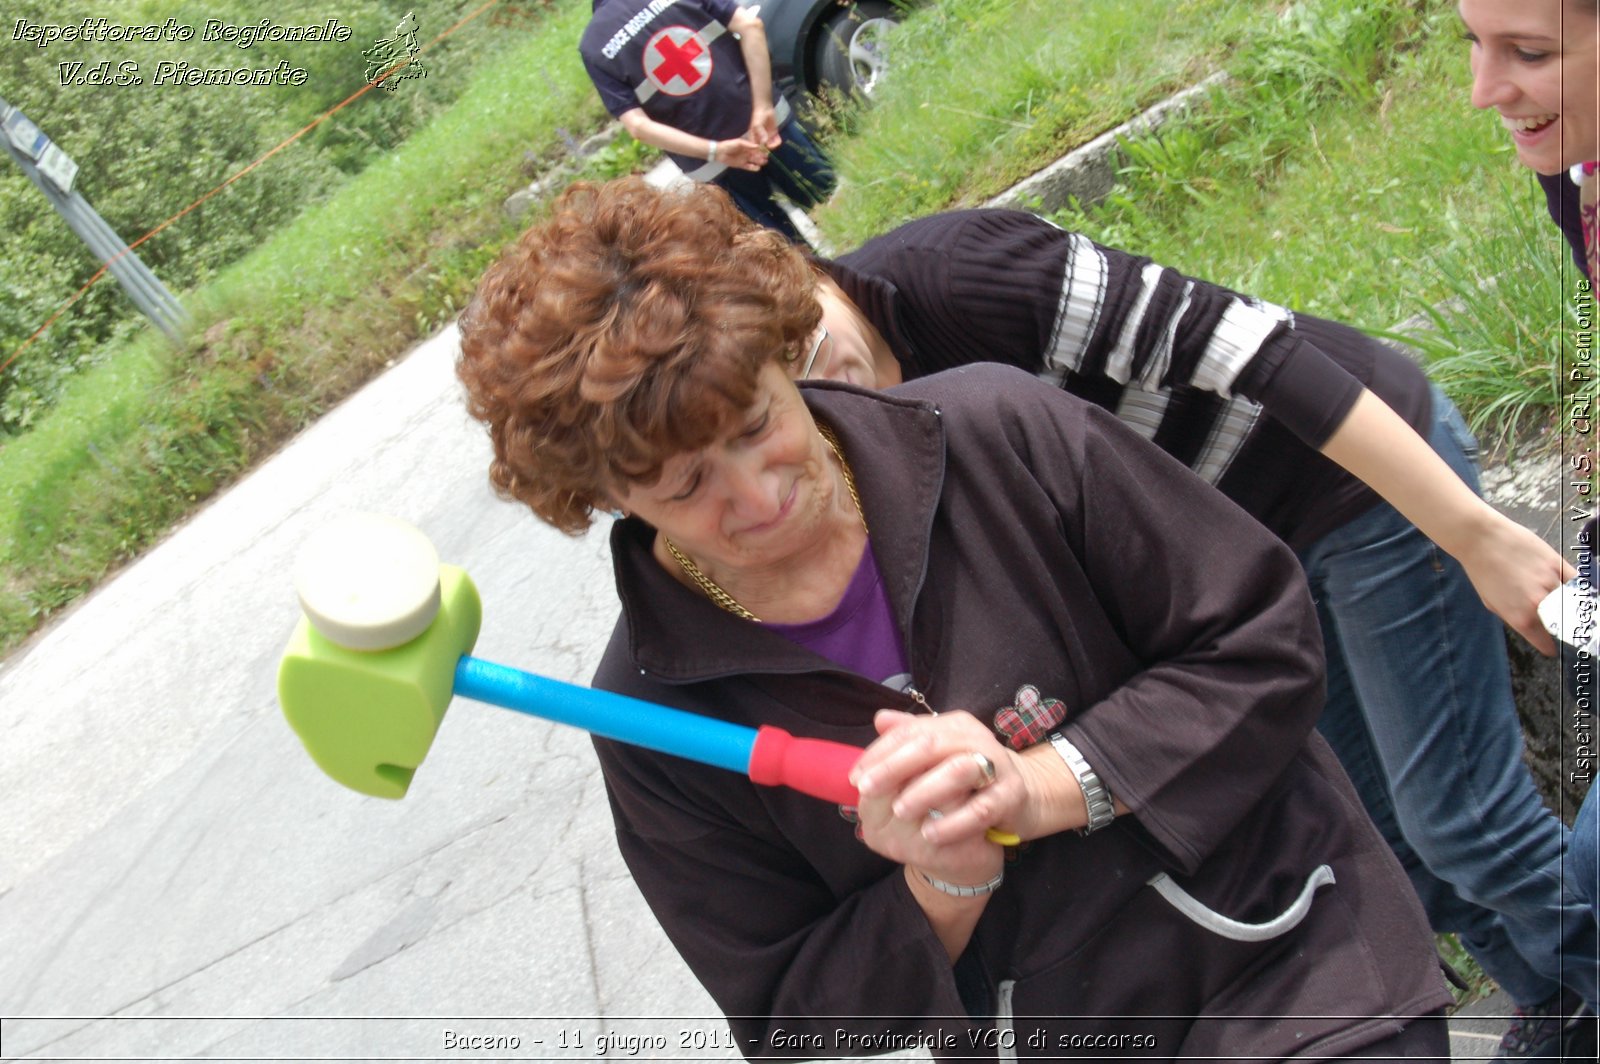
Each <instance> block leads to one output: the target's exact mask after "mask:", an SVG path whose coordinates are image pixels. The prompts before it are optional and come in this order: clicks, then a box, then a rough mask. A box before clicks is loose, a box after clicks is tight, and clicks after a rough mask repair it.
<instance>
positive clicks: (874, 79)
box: [846, 18, 894, 96]
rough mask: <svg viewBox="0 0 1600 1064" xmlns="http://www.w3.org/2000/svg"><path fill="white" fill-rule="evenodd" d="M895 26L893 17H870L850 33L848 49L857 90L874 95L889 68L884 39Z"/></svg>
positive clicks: (867, 94)
mask: <svg viewBox="0 0 1600 1064" xmlns="http://www.w3.org/2000/svg"><path fill="white" fill-rule="evenodd" d="M893 27H894V22H893V20H891V19H886V18H869V19H867V20H866V21H865V22H863V23H861V25H859V26H857V27H856V31H855V32H854V33H852V34H851V35H850V47H849V48H848V49H847V50H846V54H847V56H848V57H849V60H850V76H851V78H852V79H853V80H854V81H855V86H856V91H858V92H860V93H861V94H862V95H863V96H871V95H872V93H873V90H875V89H876V88H877V87H878V82H879V81H881V80H882V79H883V75H884V73H885V72H886V71H887V69H888V65H889V63H888V54H887V51H886V49H885V48H884V40H885V39H886V37H887V36H888V33H889V30H890V29H892V28H893Z"/></svg>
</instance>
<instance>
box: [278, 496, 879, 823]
mask: <svg viewBox="0 0 1600 1064" xmlns="http://www.w3.org/2000/svg"><path fill="white" fill-rule="evenodd" d="M295 583H296V585H297V590H298V591H299V594H300V604H301V607H302V608H303V609H304V611H305V616H304V617H303V618H301V620H300V622H299V624H297V625H296V626H295V630H294V634H293V636H291V637H290V640H289V646H288V649H287V650H285V651H284V655H283V660H282V662H281V664H280V665H279V668H278V699H279V701H280V702H281V703H282V704H283V712H284V716H286V717H287V718H288V719H289V724H290V725H291V726H292V727H293V728H294V730H295V732H296V733H297V734H298V735H299V736H300V740H301V741H302V742H303V743H304V744H305V747H306V750H307V751H308V752H309V753H310V754H311V758H312V760H313V761H315V762H316V763H317V765H318V766H319V767H320V768H321V769H322V770H323V771H324V772H326V773H327V774H328V775H329V776H332V777H333V778H334V779H335V780H337V781H338V782H340V783H342V784H344V785H345V786H346V787H349V788H351V789H353V790H357V791H360V792H362V793H363V794H370V795H374V796H376V797H379V798H401V797H404V795H405V793H406V789H407V788H408V787H409V786H410V785H411V777H412V775H413V774H414V773H415V772H416V770H417V766H418V765H420V764H421V763H422V759H423V758H424V757H426V756H427V753H428V748H429V747H430V746H432V744H433V737H434V735H435V733H436V732H437V731H438V730H439V724H440V722H441V721H442V720H443V719H444V712H445V709H446V708H447V707H448V706H449V705H450V699H451V697H452V696H453V695H460V696H462V697H464V698H471V699H475V700H477V701H480V702H488V703H490V704H492V705H497V706H502V707H504V708H506V709H514V710H517V711H518V712H521V713H528V714H531V715H533V716H536V717H543V718H544V719H546V720H553V721H557V722H559V723H562V724H571V725H574V726H576V727H579V728H583V729H585V730H587V731H590V732H593V733H594V734H596V735H600V736H603V737H605V738H607V739H616V740H618V741H620V742H625V743H630V744H632V745H635V746H643V747H646V748H648V749H651V750H656V751H659V752H660V753H664V754H673V755H676V756H678V757H683V758H687V759H689V760H691V761H698V762H701V763H704V764H707V765H714V766H716V767H718V768H725V769H731V770H733V771H735V772H742V773H745V774H746V775H748V776H749V777H750V778H751V779H752V780H754V781H755V782H756V783H762V784H767V785H769V786H780V785H781V786H786V787H791V788H793V789H795V790H797V791H801V792H802V793H805V794H809V795H813V796H815V797H817V798H823V799H826V800H828V801H830V802H838V803H842V804H846V805H853V804H855V802H856V791H855V788H854V787H852V786H850V783H849V780H848V776H849V772H850V768H851V766H853V765H854V764H855V763H856V760H857V759H858V758H859V757H860V756H861V750H860V748H859V747H854V746H849V745H846V744H844V743H835V742H829V741H827V740H822V739H797V738H795V737H793V736H791V735H790V734H789V733H788V732H786V731H784V730H783V729H782V728H774V727H762V728H760V729H755V728H746V727H743V726H740V725H737V724H729V723H727V722H726V721H720V720H716V719H714V718H711V717H704V716H700V715H698V714H694V713H685V712H683V711H681V710H676V709H669V708H667V707H666V706H658V705H655V704H654V703H650V702H643V701H640V700H639V699H636V698H628V697H625V696H623V695H617V694H612V693H610V692H607V691H596V690H593V689H591V688H587V687H578V686H575V685H573V684H567V683H561V682H559V681H556V680H550V679H546V678H545V677H542V676H535V675H533V674H532V673H527V672H522V671H520V670H517V669H511V668H507V667H505V666H503V665H496V664H493V663H492V662H487V661H482V660H479V659H477V658H473V657H471V656H469V654H468V652H469V651H470V650H471V649H472V646H473V644H474V643H475V642H476V641H477V638H478V626H479V622H480V620H481V618H482V606H481V604H480V602H479V599H478V591H477V589H476V588H475V587H473V585H472V581H471V580H470V579H468V577H467V574H466V573H465V572H463V571H462V570H460V569H458V568H456V567H455V566H452V565H440V564H439V558H438V555H437V554H436V553H435V552H434V549H433V545H432V544H431V543H429V542H428V540H427V538H426V537H425V536H423V534H422V533H421V532H420V531H418V530H417V529H415V528H413V527H411V526H410V525H407V524H405V523H403V522H401V521H397V520H394V519H392V518H387V517H380V516H377V515H361V516H359V517H355V518H351V519H349V520H346V521H345V522H342V523H340V524H339V525H337V526H334V527H332V528H329V529H326V530H324V531H323V532H322V533H319V534H318V535H316V536H314V537H313V538H312V539H311V540H310V542H309V543H308V544H307V547H306V549H305V551H304V552H303V553H302V555H301V560H300V563H299V565H298V567H297V572H296V574H295Z"/></svg>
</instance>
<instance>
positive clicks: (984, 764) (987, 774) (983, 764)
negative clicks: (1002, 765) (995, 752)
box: [971, 750, 994, 791]
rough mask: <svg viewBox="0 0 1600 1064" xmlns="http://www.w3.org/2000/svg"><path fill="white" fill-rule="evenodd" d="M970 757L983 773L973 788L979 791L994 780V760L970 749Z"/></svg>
mask: <svg viewBox="0 0 1600 1064" xmlns="http://www.w3.org/2000/svg"><path fill="white" fill-rule="evenodd" d="M971 757H972V760H973V762H974V763H975V764H976V765H977V766H978V771H979V772H981V773H982V774H983V779H981V780H979V781H978V785H977V787H975V788H973V789H974V790H979V791H981V790H983V789H984V788H985V787H987V786H989V784H991V783H993V782H994V762H993V761H990V760H989V759H988V758H987V757H985V756H984V755H982V754H980V753H978V751H976V750H974V751H972V754H971Z"/></svg>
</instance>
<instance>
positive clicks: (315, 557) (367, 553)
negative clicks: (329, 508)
mask: <svg viewBox="0 0 1600 1064" xmlns="http://www.w3.org/2000/svg"><path fill="white" fill-rule="evenodd" d="M294 586H295V591H296V592H297V593H298V594H299V596H300V608H301V609H303V610H305V613H306V617H307V618H308V619H309V620H310V621H311V624H312V627H314V628H316V630H317V631H319V632H321V633H322V634H323V635H324V636H326V637H327V638H328V639H329V640H331V641H332V642H334V643H337V644H339V645H340V646H342V647H346V648H347V649H350V650H387V649H389V648H390V647H397V646H400V645H401V644H403V643H409V642H411V640H413V639H415V638H416V637H417V636H419V635H421V634H422V633H423V632H424V631H426V630H427V628H428V625H430V624H432V623H433V618H434V616H435V615H436V614H437V613H438V612H439V554H438V552H437V551H435V550H434V549H433V544H432V543H430V542H429V541H428V537H427V536H425V535H423V534H422V532H421V530H420V529H417V528H415V527H413V526H412V525H408V524H406V522H404V521H401V520H399V519H398V518H394V517H387V516H384V515H383V514H369V513H359V514H350V515H348V516H346V517H343V518H340V519H339V520H337V521H335V522H334V523H333V524H331V525H328V526H327V527H325V528H323V529H321V530H319V531H318V532H316V533H315V534H314V535H312V536H311V538H310V539H308V540H307V541H306V544H305V546H304V547H302V548H301V551H300V558H299V561H298V562H297V563H296V564H295V572H294Z"/></svg>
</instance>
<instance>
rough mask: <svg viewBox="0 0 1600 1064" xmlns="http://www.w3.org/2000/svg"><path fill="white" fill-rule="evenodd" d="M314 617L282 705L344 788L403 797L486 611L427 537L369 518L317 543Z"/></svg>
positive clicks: (300, 630) (290, 665)
mask: <svg viewBox="0 0 1600 1064" xmlns="http://www.w3.org/2000/svg"><path fill="white" fill-rule="evenodd" d="M296 583H297V585H298V589H299V592H300V600H301V605H302V607H303V608H304V609H305V611H306V616H305V617H302V618H301V620H300V622H299V624H297V625H296V626H295V630H294V634H293V635H292V636H291V637H290V639H289V646H288V648H287V649H286V650H285V651H284V654H283V660H282V662H281V663H280V664H279V666H278V701H279V702H280V703H282V705H283V713H284V716H285V717H287V718H288V720H289V724H290V726H291V727H293V728H294V730H295V732H296V734H298V735H299V736H300V741H301V742H303V743H304V744H305V747H306V750H307V752H308V753H310V754H311V759H312V760H313V761H315V762H316V763H317V764H318V766H320V767H321V768H322V770H323V771H324V772H326V773H327V774H328V775H329V776H332V777H333V778H334V779H335V780H337V781H338V782H340V783H342V784H344V785H345V786H346V787H350V788H351V789H353V790H357V791H360V792H361V793H363V794H370V795H374V796H376V797H379V798H402V797H404V796H405V793H406V788H408V787H409V786H410V785H411V777H412V775H413V774H414V773H415V772H416V769H417V766H418V765H420V764H421V763H422V759H423V758H424V757H426V756H427V754H428V749H429V748H430V747H431V746H432V745H433V737H434V734H435V733H436V732H437V731H438V730H439V724H440V722H441V721H442V720H443V719H444V711H445V709H446V708H447V707H448V706H449V705H450V696H451V691H452V688H453V687H454V684H455V670H456V663H457V662H458V661H460V660H461V656H462V655H463V654H466V653H468V652H469V651H471V649H472V645H473V643H474V642H476V640H477V638H478V626H479V623H480V621H481V620H482V615H483V608H482V605H481V603H480V602H479V599H478V591H477V588H475V587H473V586H472V581H471V580H470V579H468V577H467V574H466V573H465V572H463V571H462V570H460V569H458V568H456V567H455V566H452V565H440V564H439V562H438V556H437V555H436V554H434V553H433V547H432V545H431V544H429V543H428V542H427V540H426V539H425V538H424V537H423V536H422V533H420V532H418V531H417V530H416V529H414V528H411V527H410V526H409V525H404V524H402V523H401V522H398V521H394V520H392V519H389V518H380V517H375V516H370V515H365V516H362V517H360V518H357V519H354V520H352V521H346V522H344V523H343V524H342V525H341V526H337V527H336V528H335V529H332V530H329V531H328V532H325V533H322V534H319V535H318V536H317V537H313V540H312V541H311V542H310V543H309V544H308V546H307V549H306V551H305V552H304V553H303V554H302V556H301V560H300V564H299V566H298V567H297V572H296Z"/></svg>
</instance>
